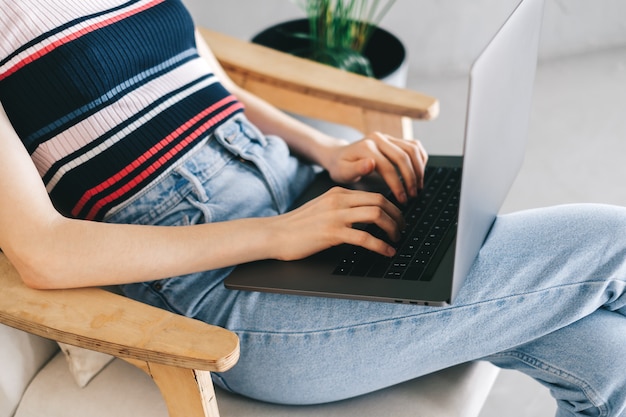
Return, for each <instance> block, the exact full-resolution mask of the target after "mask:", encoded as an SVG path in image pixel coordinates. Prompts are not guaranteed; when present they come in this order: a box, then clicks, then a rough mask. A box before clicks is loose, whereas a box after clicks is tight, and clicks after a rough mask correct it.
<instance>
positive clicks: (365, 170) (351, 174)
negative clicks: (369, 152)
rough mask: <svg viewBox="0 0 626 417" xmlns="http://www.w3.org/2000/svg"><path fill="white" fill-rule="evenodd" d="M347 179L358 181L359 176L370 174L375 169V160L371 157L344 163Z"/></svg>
mask: <svg viewBox="0 0 626 417" xmlns="http://www.w3.org/2000/svg"><path fill="white" fill-rule="evenodd" d="M344 168H345V170H344V173H345V175H346V180H347V181H358V180H360V179H361V177H364V176H366V175H369V174H371V173H372V172H374V170H375V169H376V162H375V161H374V160H373V159H372V158H363V159H358V160H356V161H352V162H349V163H348V164H347V165H344Z"/></svg>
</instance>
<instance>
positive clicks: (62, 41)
mask: <svg viewBox="0 0 626 417" xmlns="http://www.w3.org/2000/svg"><path fill="white" fill-rule="evenodd" d="M164 1H165V0H153V1H151V2H150V3H146V4H144V5H143V6H139V7H137V8H135V9H131V10H127V11H125V12H123V13H121V14H119V15H116V16H113V17H110V18H108V19H106V20H102V21H99V22H96V23H92V24H91V25H89V26H87V27H85V28H82V29H79V30H77V31H75V32H72V33H70V34H68V35H66V36H64V37H63V38H61V39H59V40H56V41H54V42H52V43H50V44H49V45H46V46H44V47H42V48H40V49H38V50H36V51H34V52H33V53H32V54H30V55H28V56H26V57H25V58H23V59H22V60H20V61H18V62H17V63H15V64H14V65H13V66H12V67H11V68H9V69H7V70H6V71H5V72H3V73H0V81H2V80H3V79H5V78H6V77H8V76H9V75H11V74H13V73H15V72H17V71H18V70H19V69H21V68H24V67H25V66H26V65H28V64H30V63H32V62H34V61H36V60H37V59H39V58H41V57H43V56H45V55H46V54H48V53H50V52H52V51H54V50H55V49H57V48H58V47H60V46H63V45H65V44H67V43H70V42H71V41H73V40H76V39H78V38H80V37H81V36H84V35H86V34H88V33H91V32H94V31H96V30H98V29H102V28H104V27H106V26H109V25H112V24H113V23H116V22H119V21H120V20H123V19H125V18H127V17H129V16H132V15H134V14H137V13H140V12H142V11H144V10H147V9H149V8H151V7H154V6H156V5H157V4H159V3H163V2H164Z"/></svg>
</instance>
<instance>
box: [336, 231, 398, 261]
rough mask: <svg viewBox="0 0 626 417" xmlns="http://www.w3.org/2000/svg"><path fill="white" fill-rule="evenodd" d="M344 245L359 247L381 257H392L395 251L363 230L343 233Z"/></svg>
mask: <svg viewBox="0 0 626 417" xmlns="http://www.w3.org/2000/svg"><path fill="white" fill-rule="evenodd" d="M344 240H345V243H348V244H350V245H355V246H360V247H363V248H365V249H368V250H371V251H372V252H376V253H379V254H381V255H383V256H388V257H392V256H394V255H395V254H396V249H395V248H394V247H393V246H391V245H390V244H389V243H387V242H385V241H384V240H381V239H378V238H376V237H374V236H372V235H371V234H369V233H367V232H366V231H364V230H358V229H349V230H347V231H346V233H345V239H344Z"/></svg>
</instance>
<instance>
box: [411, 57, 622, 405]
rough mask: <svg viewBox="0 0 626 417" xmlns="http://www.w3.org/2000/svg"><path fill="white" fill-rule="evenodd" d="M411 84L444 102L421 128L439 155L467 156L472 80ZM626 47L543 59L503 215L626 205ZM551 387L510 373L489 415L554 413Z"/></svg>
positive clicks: (413, 80)
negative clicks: (521, 153) (568, 206)
mask: <svg viewBox="0 0 626 417" xmlns="http://www.w3.org/2000/svg"><path fill="white" fill-rule="evenodd" d="M409 87H410V88H413V89H416V90H420V91H424V92H427V93H428V94H431V95H434V96H436V97H438V98H439V99H440V102H441V114H440V117H439V118H438V119H437V120H435V121H432V122H420V123H417V124H416V126H415V127H416V136H417V137H418V138H420V139H421V140H422V141H423V142H424V143H425V144H426V147H427V149H429V151H430V153H431V154H435V153H443V154H446V153H452V154H459V153H460V152H461V149H462V147H461V140H462V139H461V138H462V135H463V121H464V117H465V103H466V91H467V80H466V79H456V80H445V81H443V80H423V79H420V78H419V77H415V76H411V77H410V79H409ZM625 174H626V48H624V49H614V50H609V51H600V52H597V53H594V54H587V55H584V56H576V57H569V58H565V59H559V60H554V61H550V62H542V63H540V65H539V68H538V72H537V77H536V83H535V92H534V98H533V109H532V115H531V121H530V132H529V144H528V150H527V155H526V159H525V162H524V165H523V167H522V170H521V172H520V174H519V176H518V178H517V180H516V182H515V184H514V186H513V188H512V190H511V193H510V195H509V197H508V198H507V200H506V202H505V204H504V207H503V210H502V211H503V212H510V211H515V210H520V209H527V208H533V207H540V206H546V205H553V204H562V203H573V202H595V203H611V204H619V205H626V181H624V177H625V176H626V175H625ZM555 409H556V407H555V405H554V402H553V401H552V399H551V397H550V394H549V392H548V390H547V389H546V388H544V387H542V386H541V385H539V384H538V383H536V382H535V381H534V380H532V379H530V378H528V377H526V376H524V375H522V374H520V373H518V372H513V371H502V372H501V374H500V376H499V377H498V380H497V381H496V384H495V387H494V389H493V391H492V394H491V396H490V397H489V399H488V401H487V404H486V405H485V407H484V409H483V411H482V413H481V417H501V416H502V415H506V416H507V417H540V416H551V415H554V411H555Z"/></svg>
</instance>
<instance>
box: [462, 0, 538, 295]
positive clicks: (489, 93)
mask: <svg viewBox="0 0 626 417" xmlns="http://www.w3.org/2000/svg"><path fill="white" fill-rule="evenodd" d="M542 15H543V0H524V1H522V2H521V3H520V4H519V5H518V6H517V9H516V10H515V11H514V13H513V14H512V15H511V16H510V17H509V19H508V20H507V22H506V23H505V24H504V25H503V26H502V28H501V29H500V30H499V31H498V33H497V34H496V35H495V36H494V38H493V39H492V40H491V42H490V43H489V45H487V47H486V48H485V50H484V51H483V52H482V54H481V55H480V56H479V57H478V58H477V59H476V61H475V62H474V64H473V66H472V69H471V72H470V86H469V90H470V91H469V99H468V107H467V108H468V110H467V120H466V130H465V145H464V146H465V148H464V152H463V154H464V157H463V179H462V185H461V201H460V207H459V226H458V234H457V243H456V257H455V258H456V259H455V266H454V284H453V285H454V288H453V297H454V295H455V294H456V292H457V291H458V289H459V286H460V283H462V281H463V279H464V277H465V276H466V275H467V273H468V271H469V269H470V267H471V265H472V263H473V262H474V260H475V258H476V255H477V254H478V251H479V250H480V247H481V245H482V243H483V241H484V239H485V237H486V236H487V234H488V232H489V230H490V228H491V226H492V224H493V221H494V219H495V217H496V215H497V213H498V211H499V210H500V207H501V206H502V203H503V201H504V199H505V197H506V195H507V194H508V191H509V189H510V188H511V185H512V183H513V181H514V179H515V177H516V176H517V173H518V171H519V169H520V167H521V164H522V162H523V159H524V153H525V146H526V138H527V134H528V123H529V119H530V109H531V98H532V91H533V84H534V78H535V69H536V65H537V50H538V44H539V37H540V32H541V22H542Z"/></svg>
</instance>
